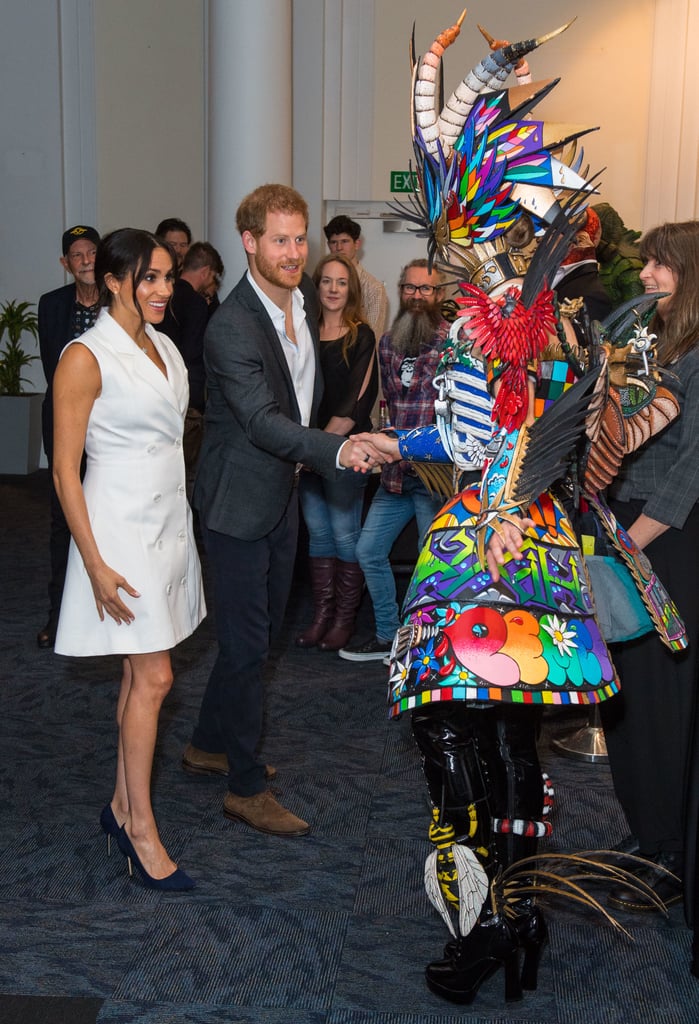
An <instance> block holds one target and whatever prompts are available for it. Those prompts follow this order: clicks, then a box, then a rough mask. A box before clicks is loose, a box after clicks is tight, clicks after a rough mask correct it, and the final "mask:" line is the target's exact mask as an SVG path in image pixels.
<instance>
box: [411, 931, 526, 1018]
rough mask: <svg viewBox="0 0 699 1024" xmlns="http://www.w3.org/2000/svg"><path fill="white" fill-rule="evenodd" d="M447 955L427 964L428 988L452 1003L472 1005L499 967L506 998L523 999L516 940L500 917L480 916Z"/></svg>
mask: <svg viewBox="0 0 699 1024" xmlns="http://www.w3.org/2000/svg"><path fill="white" fill-rule="evenodd" d="M449 948H450V955H449V956H447V957H445V959H444V960H436V961H435V962H434V963H431V964H428V966H427V968H426V970H425V979H426V981H427V986H428V988H429V989H431V990H432V992H434V993H435V994H436V995H438V996H441V997H442V998H443V999H448V1000H449V1001H450V1002H452V1003H461V1004H466V1003H472V1002H473V1000H474V999H475V997H476V995H477V994H478V990H479V988H480V987H481V985H482V984H483V983H484V982H485V981H487V980H488V978H490V977H492V975H493V974H495V973H496V972H497V971H499V970H500V969H501V968H502V969H503V970H504V972H505V999H506V1001H507V1002H514V1001H515V1000H517V999H521V998H522V985H521V983H520V977H519V962H518V950H519V937H518V935H517V932H516V931H515V929H514V928H513V927H512V925H510V924H509V923H508V922H507V921H506V920H505V918H504V917H503V916H502V915H501V914H494V915H492V916H488V917H483V918H482V919H481V920H480V921H479V922H478V924H477V925H476V926H475V928H474V929H473V930H472V931H471V932H470V933H469V934H468V935H467V936H466V937H465V938H459V939H457V940H456V942H455V943H453V944H450V947H449Z"/></svg>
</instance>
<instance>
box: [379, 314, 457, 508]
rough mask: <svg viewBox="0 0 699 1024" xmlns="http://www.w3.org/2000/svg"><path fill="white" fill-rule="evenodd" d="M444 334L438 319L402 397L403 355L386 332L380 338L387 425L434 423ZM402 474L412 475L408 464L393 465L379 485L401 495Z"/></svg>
mask: <svg viewBox="0 0 699 1024" xmlns="http://www.w3.org/2000/svg"><path fill="white" fill-rule="evenodd" d="M448 333H449V324H448V323H447V322H446V320H442V321H441V323H440V324H439V326H438V327H437V330H436V331H435V334H434V337H433V339H432V341H431V342H430V344H429V345H422V347H421V348H420V351H419V352H418V355H417V358H416V360H415V369H414V371H413V379H412V381H411V382H410V387H409V388H408V390H407V392H406V393H405V394H404V393H403V391H404V389H403V385H402V383H401V378H400V368H401V364H402V362H403V360H404V359H405V356H404V355H400V354H398V353H397V352H395V351H394V349H393V346H392V344H391V335H390V332H389V333H388V334H384V336H383V337H382V338H381V341H380V342H379V367H380V370H381V385H382V388H383V394H384V398H385V399H386V403H387V405H388V413H389V417H390V423H391V426H392V427H395V428H396V429H397V430H405V429H411V428H412V427H425V426H427V425H428V424H429V423H434V401H435V398H436V396H437V393H436V391H435V389H434V387H433V385H432V381H433V380H434V378H435V376H436V375H437V365H438V363H439V360H440V357H441V353H442V346H443V344H444V341H445V339H446V337H447V335H448ZM406 473H410V474H411V475H412V474H413V473H414V470H413V468H412V467H411V465H410V463H409V462H405V461H403V462H393V463H391V464H390V465H386V466H384V467H383V469H382V470H381V483H382V485H383V486H384V488H385V489H386V490H387V491H389V492H390V493H391V494H401V493H402V491H403V477H404V476H405V474H406Z"/></svg>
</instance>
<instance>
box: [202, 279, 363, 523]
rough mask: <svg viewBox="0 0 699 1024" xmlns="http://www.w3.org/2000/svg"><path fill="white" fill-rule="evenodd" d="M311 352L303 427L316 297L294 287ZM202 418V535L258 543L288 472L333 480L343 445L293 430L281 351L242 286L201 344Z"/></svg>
mask: <svg viewBox="0 0 699 1024" xmlns="http://www.w3.org/2000/svg"><path fill="white" fill-rule="evenodd" d="M301 291H302V292H303V296H304V302H305V308H306V315H307V318H308V324H309V327H310V330H311V335H312V337H313V343H314V347H315V350H316V377H315V387H314V393H313V406H312V412H311V423H314V422H315V416H316V413H317V411H318V406H319V404H320V399H321V397H322V392H323V381H322V376H321V372H320V359H319V355H318V348H319V338H318V318H317V309H318V305H317V297H316V292H315V288H314V287H313V284H312V282H311V280H310V278H308V277H306V276H304V278H303V281H302V282H301ZM204 362H205V364H206V385H207V399H206V414H205V429H204V442H203V445H202V450H201V455H200V458H199V468H198V471H197V478H196V481H195V485H194V495H193V504H194V506H195V508H197V509H198V510H199V514H200V516H202V518H203V521H204V523H205V524H206V526H207V527H208V528H209V529H211V530H216V531H217V532H218V533H225V534H228V535H229V536H231V537H236V538H238V539H240V540H259V539H260V538H261V537H264V536H266V534H268V533H269V532H270V531H271V530H272V529H273V528H274V527H275V526H276V525H277V523H278V522H279V521H280V519H281V517H282V515H283V514H284V511H285V509H286V507H287V505H288V503H289V499H290V497H291V494H292V490H293V486H294V474H295V467H296V464H297V463H299V462H302V463H303V464H304V465H305V466H309V467H310V468H311V469H314V470H316V471H317V472H318V473H321V474H322V475H323V476H330V477H331V476H333V475H334V474H335V473H336V472H337V470H336V467H335V461H336V456H337V452H338V451H339V449H340V447H341V446H342V444H343V443H344V438H342V437H338V436H337V435H335V434H327V433H325V432H324V431H322V430H316V429H314V428H312V427H311V428H309V427H304V426H301V423H300V418H301V417H300V413H299V408H298V404H297V401H296V394H295V392H294V387H293V384H292V381H291V375H290V374H289V368H288V365H287V362H286V358H285V356H284V352H283V350H282V346H281V343H280V341H279V338H278V336H277V332H276V330H275V329H274V325H273V323H272V321H271V320H270V318H269V316H268V314H267V312H266V310H265V308H264V306H263V305H262V303H261V302H260V300H259V298H258V296H257V294H256V292H255V290H254V289H253V288H252V287H251V285H250V283H249V282H248V280H247V278H246V277H245V276H243V277H242V278H241V280H240V281H239V282H238V284H237V285H236V286H235V288H234V289H233V291H232V292H231V294H230V295H229V296H228V297H227V299H226V300H225V301H224V302H223V303H222V304H221V306H220V308H219V309H218V311H217V312H216V313H215V314H214V316H213V317H212V319H211V321H210V323H209V325H208V327H207V329H206V333H205V335H204Z"/></svg>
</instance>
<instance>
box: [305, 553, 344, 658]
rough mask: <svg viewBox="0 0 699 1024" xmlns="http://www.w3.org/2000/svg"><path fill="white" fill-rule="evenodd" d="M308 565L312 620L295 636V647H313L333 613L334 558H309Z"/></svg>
mask: <svg viewBox="0 0 699 1024" xmlns="http://www.w3.org/2000/svg"><path fill="white" fill-rule="evenodd" d="M338 564H339V565H341V564H342V563H341V562H339V563H338ZM308 565H309V568H310V573H311V592H312V594H313V622H312V623H311V624H310V626H309V627H308V629H307V630H305V632H303V633H301V635H300V636H297V637H296V646H297V647H315V646H316V644H317V643H318V641H319V640H320V639H321V638H322V637H323V636H324V635H325V633H326V632H327V630H328V629H329V627H330V624H331V623H332V621H333V616H334V614H335V559H334V558H309V559H308Z"/></svg>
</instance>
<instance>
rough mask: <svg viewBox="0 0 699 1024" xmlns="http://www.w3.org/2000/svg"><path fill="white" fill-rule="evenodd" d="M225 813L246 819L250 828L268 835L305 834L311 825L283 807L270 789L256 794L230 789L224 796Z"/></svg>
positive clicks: (291, 835) (290, 835)
mask: <svg viewBox="0 0 699 1024" xmlns="http://www.w3.org/2000/svg"><path fill="white" fill-rule="evenodd" d="M223 813H224V814H225V816H226V817H227V818H231V819H233V820H237V821H244V822H245V824H246V825H249V826H250V828H255V829H257V831H258V832H265V833H266V834H267V835H268V836H285V837H288V838H293V837H295V836H305V835H308V832H309V831H310V827H311V826H310V825H309V824H308V822H307V821H303V820H302V819H301V818H297V817H296V815H295V814H292V813H291V811H287V809H286V808H285V807H282V805H281V804H280V803H279V801H278V800H276V799H275V797H274V796H273V795H272V793H271V792H270V791H269V790H268V789H265V790H263V792H262V793H256V794H255V795H254V796H236V794H235V793H231V792H230V790H229V791H228V793H226V795H225V796H224V798H223Z"/></svg>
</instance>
